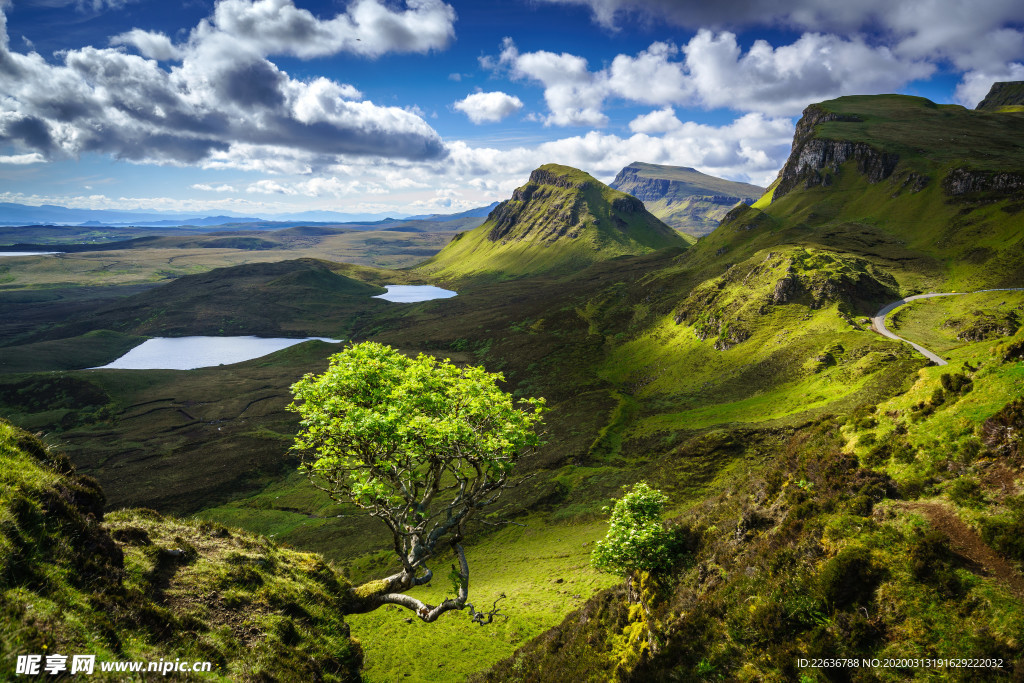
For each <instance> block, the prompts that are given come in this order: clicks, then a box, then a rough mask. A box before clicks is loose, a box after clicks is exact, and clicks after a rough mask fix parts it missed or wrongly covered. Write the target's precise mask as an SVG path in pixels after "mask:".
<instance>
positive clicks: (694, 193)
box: [611, 162, 764, 237]
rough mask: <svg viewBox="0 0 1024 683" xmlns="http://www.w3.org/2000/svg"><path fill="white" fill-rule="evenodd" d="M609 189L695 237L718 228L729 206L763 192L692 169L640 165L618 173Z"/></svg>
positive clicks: (752, 200) (754, 198)
mask: <svg viewBox="0 0 1024 683" xmlns="http://www.w3.org/2000/svg"><path fill="white" fill-rule="evenodd" d="M611 187H612V188H614V189H617V190H621V191H622V192H627V193H629V194H630V195H632V196H634V197H636V198H637V199H639V200H641V201H642V202H643V203H644V206H645V207H646V208H647V210H648V211H650V212H651V213H653V214H654V215H655V216H657V217H658V218H660V219H661V220H663V221H665V223H667V224H668V225H670V226H672V227H673V228H675V229H676V230H679V231H680V232H685V233H687V234H690V235H693V236H695V237H700V236H702V235H706V234H707V233H709V232H711V231H712V230H713V229H715V228H716V227H718V224H719V222H721V220H722V219H723V218H724V217H725V215H726V213H728V211H729V209H731V208H732V207H734V206H736V205H737V204H750V203H752V202H754V201H755V200H756V199H757V198H758V197H760V196H761V194H763V192H764V189H763V188H760V187H758V186H756V185H749V184H747V183H738V182H734V181H731V180H724V179H722V178H715V177H714V176H709V175H707V174H704V173H701V172H700V171H697V170H695V169H692V168H685V167H681V166H663V165H658V164H645V163H640V162H634V163H632V164H630V165H629V166H627V167H626V168H624V169H622V170H621V171H619V174H618V175H617V176H616V177H615V180H614V181H612V184H611Z"/></svg>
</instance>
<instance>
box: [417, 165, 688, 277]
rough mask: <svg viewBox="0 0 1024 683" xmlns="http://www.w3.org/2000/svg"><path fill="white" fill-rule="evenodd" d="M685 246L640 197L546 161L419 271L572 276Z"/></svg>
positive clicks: (435, 274)
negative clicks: (624, 259) (588, 268)
mask: <svg viewBox="0 0 1024 683" xmlns="http://www.w3.org/2000/svg"><path fill="white" fill-rule="evenodd" d="M686 244H687V243H686V241H685V240H683V239H682V238H680V237H679V236H678V235H677V234H676V233H675V232H674V231H672V230H671V228H669V227H668V226H666V225H665V224H664V223H662V222H661V221H659V220H658V219H657V218H655V217H654V216H652V215H651V214H650V213H649V212H648V211H647V210H646V209H644V207H643V204H642V203H641V202H639V201H637V200H636V199H634V198H633V197H630V196H629V195H626V194H624V193H622V192H618V191H616V190H612V189H611V188H609V187H608V186H607V185H604V184H603V183H601V182H599V181H597V180H595V179H594V178H593V177H591V176H590V175H589V174H587V173H584V172H583V171H580V170H577V169H574V168H570V167H568V166H559V165H558V164H547V165H545V166H541V167H540V168H538V169H537V170H535V171H534V172H533V173H532V174H531V175H530V182H528V183H527V184H526V185H523V186H522V187H520V188H518V189H517V190H516V191H515V193H513V195H512V198H511V199H509V200H507V201H505V202H502V203H501V204H499V205H498V206H497V207H496V208H495V209H494V210H493V211H492V212H491V214H490V215H489V216H488V217H487V221H485V222H484V224H483V225H481V226H480V227H479V228H476V229H475V230H472V231H470V232H466V233H460V234H459V235H456V237H455V238H454V239H453V240H452V241H451V243H449V244H448V246H446V247H445V248H444V249H443V250H442V251H441V252H440V253H438V254H437V255H436V256H434V257H433V258H431V259H429V260H428V261H426V262H425V263H423V264H421V265H419V266H417V267H416V272H418V273H422V274H425V275H431V276H433V277H437V278H440V279H443V280H451V279H456V278H460V277H466V276H481V275H483V276H491V277H496V278H515V277H524V276H528V275H537V274H541V273H560V274H565V273H571V272H573V271H575V270H578V269H580V268H584V267H586V266H588V265H590V264H592V263H594V262H596V261H600V260H605V259H610V258H615V257H617V256H624V255H632V254H643V253H647V252H650V251H653V250H656V249H663V248H667V247H685V246H686Z"/></svg>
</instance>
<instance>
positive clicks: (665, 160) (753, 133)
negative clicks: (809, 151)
mask: <svg viewBox="0 0 1024 683" xmlns="http://www.w3.org/2000/svg"><path fill="white" fill-rule="evenodd" d="M672 118H674V117H672ZM662 123H663V124H665V125H664V127H666V128H670V129H671V130H668V131H667V132H665V133H664V134H663V135H660V136H658V135H652V134H648V133H641V132H637V133H635V134H633V135H631V136H629V137H626V138H623V137H620V136H618V135H611V134H605V133H601V132H598V131H591V132H589V133H587V134H586V135H578V136H573V137H568V138H562V139H559V140H553V141H549V142H544V143H541V144H539V145H536V146H531V147H515V148H512V149H504V150H499V149H494V148H486V147H471V146H469V145H467V144H466V143H464V142H453V143H451V145H450V148H451V154H450V156H449V158H448V159H446V160H445V163H444V165H443V166H435V168H436V169H437V171H438V172H439V173H444V170H443V169H448V174H449V175H450V176H452V177H455V178H463V179H465V184H467V185H469V186H472V187H477V188H479V189H481V190H483V191H486V192H488V193H489V194H488V196H489V197H490V198H491V199H506V198H507V196H508V193H509V192H511V190H512V189H513V188H515V187H517V186H518V185H521V184H522V183H523V182H525V178H526V177H527V176H528V175H529V173H530V171H531V170H533V169H534V168H537V167H538V166H540V165H542V164H545V163H550V162H552V161H556V162H558V163H560V164H565V165H568V166H573V167H576V168H581V169H583V170H585V171H587V172H588V173H591V174H593V175H594V176H595V177H597V178H598V179H599V180H602V181H604V182H610V181H611V180H612V178H613V177H614V176H615V174H616V173H618V171H620V170H621V169H622V168H623V167H624V166H627V165H628V164H630V163H632V162H634V161H646V162H649V163H655V164H668V165H674V166H690V167H695V168H697V169H698V170H700V171H703V172H704V173H708V174H710V175H714V176H719V177H723V178H729V179H732V180H741V181H746V182H752V183H756V184H761V185H767V184H768V183H770V182H771V180H772V179H773V178H774V177H775V175H776V173H778V170H779V168H780V167H781V166H782V164H783V163H784V162H785V160H786V157H787V155H788V154H789V149H790V144H791V142H792V139H793V121H792V119H789V118H784V117H779V118H769V117H766V116H764V115H762V114H757V113H751V114H746V115H744V116H741V117H740V118H738V119H736V120H735V121H733V122H732V123H730V124H727V125H723V126H710V125H706V124H698V123H694V122H682V121H678V119H676V123H675V124H673V123H671V122H669V120H668V115H664V116H663V117H662ZM471 180H473V181H475V184H474V182H471Z"/></svg>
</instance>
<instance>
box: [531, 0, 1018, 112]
mask: <svg viewBox="0 0 1024 683" xmlns="http://www.w3.org/2000/svg"><path fill="white" fill-rule="evenodd" d="M543 1H545V2H551V3H558V4H569V5H579V6H584V7H588V8H590V10H591V11H592V13H593V16H594V19H595V20H596V21H597V22H599V23H601V24H603V25H604V26H607V27H609V28H612V29H614V28H615V27H616V26H617V25H618V24H619V22H621V21H623V20H626V19H627V18H628V17H630V16H633V17H641V18H643V19H646V20H652V19H653V20H656V21H659V22H663V21H668V22H669V23H674V24H677V25H679V26H684V27H687V28H692V29H701V28H705V29H706V28H717V29H722V28H726V27H730V28H734V29H743V28H748V27H754V26H768V27H783V28H787V29H796V30H800V31H808V32H812V33H826V34H834V33H837V32H838V33H844V34H860V35H865V36H872V37H873V38H872V39H873V40H874V41H876V42H879V43H881V44H883V45H885V46H887V47H888V48H889V49H890V50H891V51H892V54H894V55H897V56H898V57H899V58H901V59H905V60H911V61H914V60H926V61H928V62H930V63H932V64H940V62H941V61H942V60H946V61H948V62H949V63H951V64H952V65H953V66H954V67H955V68H956V69H957V70H959V71H967V72H970V73H971V74H980V73H985V72H1004V73H1005V72H1007V71H1012V67H1013V64H1016V63H1020V62H1021V61H1022V60H1024V31H1022V30H1021V24H1022V23H1024V3H1021V2H1020V0H984V1H983V2H969V1H966V0H901V1H900V2H893V1H892V0H858V1H857V2H835V1H834V0H759V2H756V3H752V2H750V1H749V0H716V2H702V3H696V2H679V1H678V0H543ZM830 38H833V39H834V38H835V37H834V36H830ZM969 81H970V82H969ZM976 81H977V77H975V76H968V78H965V80H964V81H963V82H962V83H961V89H960V91H959V92H963V93H966V92H968V91H970V92H972V93H974V92H976V91H977V86H976V85H972V83H974V82H976ZM964 97H966V100H964V99H963V98H964ZM958 98H959V99H960V100H961V101H969V100H971V99H973V98H974V94H971V95H970V96H967V95H964V96H963V97H961V96H960V95H958Z"/></svg>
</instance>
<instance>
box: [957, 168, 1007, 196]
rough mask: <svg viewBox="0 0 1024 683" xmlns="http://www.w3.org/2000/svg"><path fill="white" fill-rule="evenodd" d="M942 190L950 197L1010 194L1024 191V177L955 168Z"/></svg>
mask: <svg viewBox="0 0 1024 683" xmlns="http://www.w3.org/2000/svg"><path fill="white" fill-rule="evenodd" d="M942 189H943V191H944V192H945V193H946V194H947V195H949V196H950V197H959V196H961V195H966V194H973V193H975V192H992V193H997V194H1010V193H1014V192H1019V191H1020V190H1024V175H1021V174H1019V173H996V172H993V171H976V170H972V169H968V168H954V169H953V170H952V171H950V172H949V173H947V174H946V177H945V179H943V181H942Z"/></svg>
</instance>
